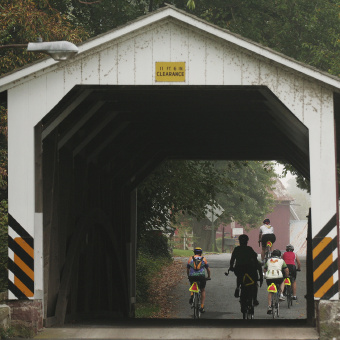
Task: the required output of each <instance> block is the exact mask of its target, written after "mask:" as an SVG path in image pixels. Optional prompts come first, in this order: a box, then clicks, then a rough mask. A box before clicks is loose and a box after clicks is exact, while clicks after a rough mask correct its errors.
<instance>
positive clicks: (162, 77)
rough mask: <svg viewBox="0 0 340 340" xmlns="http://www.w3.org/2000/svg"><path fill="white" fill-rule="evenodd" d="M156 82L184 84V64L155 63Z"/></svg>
mask: <svg viewBox="0 0 340 340" xmlns="http://www.w3.org/2000/svg"><path fill="white" fill-rule="evenodd" d="M156 81H157V82H185V62H172V63H171V62H156Z"/></svg>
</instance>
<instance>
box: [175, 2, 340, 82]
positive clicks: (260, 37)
mask: <svg viewBox="0 0 340 340" xmlns="http://www.w3.org/2000/svg"><path fill="white" fill-rule="evenodd" d="M174 3H175V4H178V5H179V6H183V2H182V1H174ZM187 6H189V8H188V10H190V11H191V12H192V13H193V14H195V15H197V16H199V17H201V18H203V19H205V20H207V21H209V22H212V23H214V24H215V25H218V26H220V27H222V28H226V29H228V30H230V31H232V32H234V33H237V34H240V35H242V36H243V37H245V38H248V39H251V40H253V41H255V42H258V43H260V44H263V45H265V46H268V47H270V48H273V49H275V50H277V51H278V52H281V53H283V54H285V55H287V56H289V57H292V58H294V59H296V60H298V61H301V62H303V63H307V64H310V65H312V66H315V67H317V68H319V69H320V70H324V71H326V72H329V73H331V74H333V75H336V76H340V31H339V24H340V20H339V19H340V17H339V6H340V1H339V0H299V1H294V0H273V1H267V0H209V1H206V0H190V1H189V2H188V3H187Z"/></svg>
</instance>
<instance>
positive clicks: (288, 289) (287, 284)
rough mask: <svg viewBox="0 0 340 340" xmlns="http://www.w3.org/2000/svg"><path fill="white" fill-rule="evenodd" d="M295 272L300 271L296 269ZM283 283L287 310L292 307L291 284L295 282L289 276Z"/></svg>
mask: <svg viewBox="0 0 340 340" xmlns="http://www.w3.org/2000/svg"><path fill="white" fill-rule="evenodd" d="M296 271H301V270H300V269H297V270H296ZM284 280H285V281H284V283H285V288H284V293H285V295H286V298H287V305H288V308H290V307H291V306H293V287H292V284H293V282H294V280H295V278H293V277H291V276H289V277H288V278H285V279H284Z"/></svg>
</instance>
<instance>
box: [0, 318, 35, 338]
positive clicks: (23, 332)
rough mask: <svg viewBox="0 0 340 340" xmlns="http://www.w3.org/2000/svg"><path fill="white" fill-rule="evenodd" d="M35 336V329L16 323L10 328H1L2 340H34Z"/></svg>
mask: <svg viewBox="0 0 340 340" xmlns="http://www.w3.org/2000/svg"><path fill="white" fill-rule="evenodd" d="M34 336H35V333H34V331H33V329H31V328H30V327H29V326H26V325H24V324H22V323H20V322H18V323H17V322H15V323H14V324H12V325H11V326H10V327H9V328H7V329H5V328H3V327H1V328H0V339H11V338H15V339H17V338H25V339H32V338H33V337H34Z"/></svg>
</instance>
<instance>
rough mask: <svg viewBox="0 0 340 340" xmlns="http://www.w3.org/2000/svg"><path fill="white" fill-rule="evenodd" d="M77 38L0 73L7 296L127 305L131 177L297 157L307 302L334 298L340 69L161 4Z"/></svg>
mask: <svg viewBox="0 0 340 340" xmlns="http://www.w3.org/2000/svg"><path fill="white" fill-rule="evenodd" d="M79 49H80V52H79V53H78V55H77V56H76V57H74V58H73V59H70V60H68V61H65V62H60V63H57V62H55V61H53V60H52V59H44V60H42V61H39V62H36V63H34V64H31V65H28V66H27V67H25V68H23V69H20V70H18V71H16V72H13V73H11V74H8V75H6V76H4V77H2V78H0V92H4V93H7V99H8V135H9V140H8V152H9V160H8V173H9V282H10V283H9V291H10V299H13V300H18V301H22V300H25V299H26V300H27V301H31V302H32V304H34V306H40V307H39V308H40V311H43V314H42V317H41V318H42V319H44V320H45V324H46V325H53V324H56V323H59V324H60V323H63V322H64V320H65V317H66V316H67V315H74V314H77V313H81V312H89V311H91V312H92V313H93V312H94V311H97V312H98V313H100V312H103V311H105V312H106V313H112V314H113V315H117V316H123V317H128V316H133V314H134V304H135V293H136V287H135V267H136V200H137V195H136V188H137V186H138V184H139V183H141V181H143V179H144V178H145V177H146V176H147V175H148V174H149V173H150V172H151V171H152V170H153V169H154V168H155V167H157V166H158V165H159V164H160V163H161V162H162V161H164V160H166V159H226V160H236V159H248V160H251V159H252V160H273V159H276V160H285V161H287V162H290V163H291V164H292V165H294V167H295V168H296V169H298V170H299V171H300V172H301V173H302V174H303V175H304V176H305V177H306V178H308V179H310V181H311V191H312V202H311V209H312V213H311V220H312V232H311V237H312V239H313V242H312V246H313V259H310V262H309V263H310V264H311V263H312V264H313V271H314V279H313V281H314V282H313V284H312V283H310V284H311V285H312V289H313V292H314V293H313V294H314V299H315V300H334V301H335V302H336V301H337V300H338V299H339V288H338V282H339V280H338V278H339V271H338V267H339V261H338V231H339V224H338V220H339V219H338V194H337V177H336V164H337V150H338V152H339V150H340V148H339V147H338V148H336V146H337V142H338V140H339V136H340V134H339V133H337V131H336V130H337V129H336V123H337V121H338V120H339V117H340V80H339V78H336V77H332V76H330V75H329V74H326V73H323V72H321V71H319V70H317V69H314V68H312V67H309V66H306V65H304V64H301V63H299V62H296V61H295V60H292V59H290V58H288V57H286V56H284V55H281V54H279V53H277V52H275V51H273V50H270V49H268V48H265V47H263V46H260V45H258V44H256V43H254V42H251V41H249V40H246V39H244V38H242V37H241V36H238V35H235V34H232V33H231V32H229V31H227V30H223V29H220V28H219V27H216V26H213V25H211V24H209V23H207V22H204V21H202V20H200V19H198V18H196V17H194V16H192V15H189V14H188V13H185V12H182V11H180V10H177V9H176V8H174V7H171V6H166V7H164V8H162V9H160V10H158V11H156V12H153V13H151V14H150V15H147V16H144V17H142V18H140V19H138V20H136V21H134V22H131V23H129V24H128V25H126V26H123V27H120V28H118V29H115V30H112V31H109V32H107V33H105V34H102V35H100V36H97V37H95V38H93V39H90V40H88V41H86V42H85V43H83V44H82V45H81V46H80V47H79ZM5 91H6V92H5ZM338 125H339V124H338ZM311 261H312V262H311ZM42 306H43V307H42Z"/></svg>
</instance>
